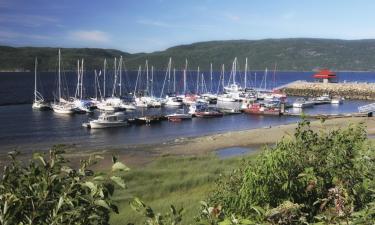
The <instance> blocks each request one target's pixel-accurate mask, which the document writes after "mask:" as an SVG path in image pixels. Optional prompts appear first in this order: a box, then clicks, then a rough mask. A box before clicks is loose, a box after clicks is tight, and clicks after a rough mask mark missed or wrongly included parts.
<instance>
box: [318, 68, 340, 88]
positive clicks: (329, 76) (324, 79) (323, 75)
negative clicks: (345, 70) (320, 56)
mask: <svg viewBox="0 0 375 225" xmlns="http://www.w3.org/2000/svg"><path fill="white" fill-rule="evenodd" d="M313 77H314V78H315V81H317V82H321V83H325V84H326V83H337V76H336V73H334V72H332V71H330V70H328V69H323V70H321V71H319V72H318V73H316V74H314V75H313Z"/></svg>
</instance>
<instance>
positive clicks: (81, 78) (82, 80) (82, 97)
mask: <svg viewBox="0 0 375 225" xmlns="http://www.w3.org/2000/svg"><path fill="white" fill-rule="evenodd" d="M82 98H83V59H82V64H81V96H80V99H82Z"/></svg>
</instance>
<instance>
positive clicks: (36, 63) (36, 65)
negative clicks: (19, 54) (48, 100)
mask: <svg viewBox="0 0 375 225" xmlns="http://www.w3.org/2000/svg"><path fill="white" fill-rule="evenodd" d="M37 67H38V58H37V57H35V68H34V70H35V71H34V73H35V79H34V102H36V70H37Z"/></svg>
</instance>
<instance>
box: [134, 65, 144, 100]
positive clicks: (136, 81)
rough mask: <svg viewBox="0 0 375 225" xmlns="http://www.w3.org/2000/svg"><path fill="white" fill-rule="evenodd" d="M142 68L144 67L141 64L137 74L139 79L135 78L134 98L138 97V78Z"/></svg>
mask: <svg viewBox="0 0 375 225" xmlns="http://www.w3.org/2000/svg"><path fill="white" fill-rule="evenodd" d="M141 70H142V67H141V66H139V67H138V74H137V79H136V80H135V87H134V94H133V96H134V98H135V97H136V92H137V85H138V79H139V76H140V75H141Z"/></svg>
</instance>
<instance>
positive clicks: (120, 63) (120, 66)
mask: <svg viewBox="0 0 375 225" xmlns="http://www.w3.org/2000/svg"><path fill="white" fill-rule="evenodd" d="M119 70H120V72H119V73H120V74H119V75H120V83H119V85H118V86H119V88H120V97H121V96H122V56H120V62H119Z"/></svg>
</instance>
